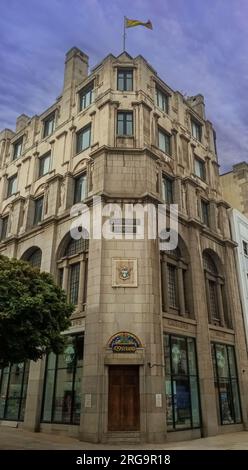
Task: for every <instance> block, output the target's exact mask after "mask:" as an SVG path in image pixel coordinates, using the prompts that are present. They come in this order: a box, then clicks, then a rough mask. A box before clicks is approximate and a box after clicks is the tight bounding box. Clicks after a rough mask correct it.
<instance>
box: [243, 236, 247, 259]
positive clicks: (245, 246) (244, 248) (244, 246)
mask: <svg viewBox="0 0 248 470" xmlns="http://www.w3.org/2000/svg"><path fill="white" fill-rule="evenodd" d="M242 246H243V253H244V255H245V256H247V257H248V242H247V241H246V240H242Z"/></svg>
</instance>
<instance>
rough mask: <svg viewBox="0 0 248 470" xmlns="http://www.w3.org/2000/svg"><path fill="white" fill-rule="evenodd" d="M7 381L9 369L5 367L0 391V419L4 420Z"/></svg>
mask: <svg viewBox="0 0 248 470" xmlns="http://www.w3.org/2000/svg"><path fill="white" fill-rule="evenodd" d="M8 379H9V367H5V368H4V369H3V372H2V383H1V390H0V419H3V418H4V408H5V403H6V398H7V387H8Z"/></svg>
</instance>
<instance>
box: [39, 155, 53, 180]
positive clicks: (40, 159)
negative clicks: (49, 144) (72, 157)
mask: <svg viewBox="0 0 248 470" xmlns="http://www.w3.org/2000/svg"><path fill="white" fill-rule="evenodd" d="M48 158H49V168H48V171H46V172H45V173H44V172H41V168H42V163H43V162H45V161H46V160H47V159H48ZM38 160H39V171H38V179H39V178H42V176H45V175H48V173H50V171H51V162H52V154H51V151H50V150H49V152H46V153H45V154H44V155H41V156H40V157H39V158H38ZM44 168H45V165H43V170H44Z"/></svg>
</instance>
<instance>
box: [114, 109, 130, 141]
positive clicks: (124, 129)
mask: <svg viewBox="0 0 248 470" xmlns="http://www.w3.org/2000/svg"><path fill="white" fill-rule="evenodd" d="M117 135H121V136H123V135H129V136H132V135H133V113H132V112H131V113H130V112H123V111H121V112H118V113H117Z"/></svg>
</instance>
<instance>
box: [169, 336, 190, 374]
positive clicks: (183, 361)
mask: <svg viewBox="0 0 248 470" xmlns="http://www.w3.org/2000/svg"><path fill="white" fill-rule="evenodd" d="M186 347H187V343H186V341H185V338H180V337H175V336H172V337H171V359H172V373H173V374H177V375H184V374H187V373H188V370H187V353H186Z"/></svg>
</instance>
